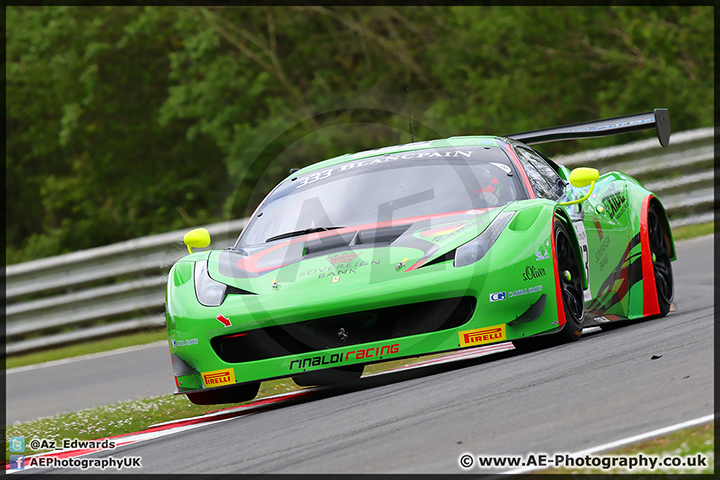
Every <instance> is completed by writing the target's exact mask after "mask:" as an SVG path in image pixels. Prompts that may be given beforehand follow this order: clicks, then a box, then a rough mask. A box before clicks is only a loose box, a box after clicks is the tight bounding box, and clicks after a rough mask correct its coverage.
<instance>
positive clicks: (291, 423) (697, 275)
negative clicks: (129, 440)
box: [8, 236, 715, 474]
mask: <svg viewBox="0 0 720 480" xmlns="http://www.w3.org/2000/svg"><path fill="white" fill-rule="evenodd" d="M677 247H678V260H677V261H676V262H674V263H673V268H674V273H675V282H676V287H675V288H676V290H675V303H676V306H677V311H676V312H672V313H670V315H668V316H667V317H665V318H661V319H654V320H648V321H640V322H634V323H630V324H628V325H626V326H623V327H621V328H618V329H615V330H611V331H598V332H593V333H591V334H588V335H586V336H583V338H582V339H581V340H580V341H579V342H575V343H572V344H568V345H563V346H558V347H552V348H546V349H543V350H539V351H535V352H530V353H524V354H519V353H517V352H514V351H510V352H503V353H498V354H494V355H490V356H487V357H482V358H478V359H474V360H465V361H460V362H455V363H452V364H447V365H440V366H433V367H426V368H421V369H417V370H410V371H406V372H398V373H393V374H388V375H382V376H378V377H372V378H367V379H361V380H360V381H358V382H357V383H356V384H353V385H351V386H349V387H346V388H343V389H335V390H330V391H327V392H325V393H322V394H321V395H313V396H309V398H307V399H298V400H297V401H295V402H291V403H285V404H282V405H280V406H278V407H277V408H271V409H267V410H265V411H262V412H260V413H253V414H248V415H245V416H239V417H237V418H232V419H230V420H227V421H224V422H222V423H216V424H208V425H206V426H202V427H199V428H196V429H194V430H189V431H185V432H181V433H178V434H176V435H171V436H167V437H163V438H158V439H154V440H149V441H146V442H141V443H138V444H135V445H129V446H126V447H120V448H118V449H115V450H113V451H105V452H102V453H97V454H93V455H91V457H95V458H103V457H108V456H114V457H115V458H118V457H122V456H137V455H139V456H141V457H142V465H143V468H142V470H141V471H140V472H138V471H137V470H134V471H132V473H341V472H342V473H463V472H464V470H463V469H461V468H460V467H459V465H458V458H459V457H460V455H461V454H463V453H471V454H473V455H476V456H477V455H485V454H499V455H514V454H519V455H526V454H527V453H530V452H534V453H539V452H544V453H549V454H554V453H560V452H575V451H578V450H582V449H586V448H590V447H593V446H596V445H599V444H603V443H606V442H611V441H615V440H618V439H621V438H625V437H628V436H632V435H637V434H641V433H644V432H647V431H650V430H654V429H657V428H661V427H665V426H668V425H673V424H676V423H679V422H683V421H687V420H691V419H694V418H697V417H701V416H704V415H708V414H711V413H713V412H714V408H715V404H714V393H713V392H714V327H713V324H714V305H713V303H714V272H713V264H714V258H713V257H714V255H713V237H712V236H711V237H703V238H700V239H695V240H689V241H685V242H679V243H678V245H677ZM164 348H166V347H164ZM164 353H165V356H166V355H167V352H166V351H165V352H164ZM132 356H133V355H131V357H132ZM653 357H659V358H655V359H653ZM163 360H164V361H166V360H167V358H164V359H163ZM124 361H125V357H124V356H123V357H122V359H121V358H120V357H117V358H115V362H124ZM95 363H96V362H91V363H90V364H89V365H80V364H77V365H75V366H74V369H75V370H76V375H77V377H79V378H80V377H82V378H86V379H87V381H86V382H85V383H82V384H80V383H78V384H76V385H74V391H75V394H76V395H77V398H78V401H80V399H81V398H82V397H83V395H85V394H87V393H88V392H90V391H91V390H90V388H91V387H89V386H86V385H87V384H92V383H93V379H96V378H103V377H105V376H106V375H107V371H105V370H103V368H102V366H100V365H96V364H95ZM157 368H158V369H163V368H164V366H163V365H158V366H157ZM42 370H45V371H46V372H47V373H46V374H49V375H50V376H53V372H52V368H51V367H47V368H46V369H38V372H40V371H42ZM81 370H82V371H84V372H85V373H84V374H82V375H81V374H80V373H79V372H80V371H81ZM125 370H126V371H127V372H126V375H127V376H126V377H125V378H119V379H118V382H122V383H124V384H125V389H124V390H123V392H125V394H124V395H123V396H122V397H119V398H118V400H119V399H121V398H132V397H133V396H135V395H139V394H142V391H143V388H145V387H141V388H140V390H137V391H136V390H133V389H132V387H133V379H137V378H141V377H142V376H143V375H145V374H149V371H150V370H152V367H151V366H150V365H148V364H145V365H144V366H143V370H142V371H130V368H129V366H127V368H126V369H125ZM55 376H57V374H56V375H55ZM56 381H57V382H62V381H63V379H61V378H58V379H56ZM66 381H67V380H66ZM163 381H165V380H163ZM52 385H55V383H51V384H50V385H49V386H48V387H47V388H48V389H47V390H46V395H53V397H54V395H55V394H54V393H53V390H52ZM9 386H10V385H9ZM8 393H9V394H10V393H11V392H10V388H9V389H8ZM25 398H26V399H28V398H29V397H25ZM33 398H34V397H33ZM46 398H47V397H46ZM38 400H39V399H38ZM82 400H83V401H86V400H87V399H82ZM28 401H29V400H28ZM33 401H35V400H33ZM80 406H82V404H81V403H78V408H80ZM30 472H32V473H40V472H47V473H99V470H94V469H90V470H87V471H84V472H83V471H80V470H69V469H33V470H31V471H29V472H28V473H30ZM123 472H128V471H127V470H125V471H123ZM490 472H491V471H490V470H478V469H473V470H469V471H468V473H476V474H477V473H490ZM105 473H109V471H108V470H105Z"/></svg>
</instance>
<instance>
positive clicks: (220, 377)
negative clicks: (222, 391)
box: [202, 368, 235, 388]
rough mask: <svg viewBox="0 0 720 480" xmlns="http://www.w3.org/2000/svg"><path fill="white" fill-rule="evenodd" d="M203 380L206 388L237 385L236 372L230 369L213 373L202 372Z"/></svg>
mask: <svg viewBox="0 0 720 480" xmlns="http://www.w3.org/2000/svg"><path fill="white" fill-rule="evenodd" d="M202 380H203V385H205V388H208V387H219V386H221V385H230V384H233V383H235V370H234V369H232V368H228V369H224V370H213V371H212V372H202Z"/></svg>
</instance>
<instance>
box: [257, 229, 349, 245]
mask: <svg viewBox="0 0 720 480" xmlns="http://www.w3.org/2000/svg"><path fill="white" fill-rule="evenodd" d="M336 228H343V227H312V228H305V229H303V230H295V231H294V232H287V233H281V234H280V235H275V236H273V237H270V238H267V239H265V242H266V243H267V242H272V241H273V240H280V239H281V238H290V237H297V236H298V235H307V234H308V233H315V232H326V231H328V230H335V229H336Z"/></svg>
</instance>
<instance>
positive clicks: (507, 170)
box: [490, 162, 512, 175]
mask: <svg viewBox="0 0 720 480" xmlns="http://www.w3.org/2000/svg"><path fill="white" fill-rule="evenodd" d="M490 165H495V166H496V167H498V168H499V169H500V170H502V171H503V172H505V173H507V174H508V175H512V170H510V167H508V166H507V165H505V164H503V163H495V162H490Z"/></svg>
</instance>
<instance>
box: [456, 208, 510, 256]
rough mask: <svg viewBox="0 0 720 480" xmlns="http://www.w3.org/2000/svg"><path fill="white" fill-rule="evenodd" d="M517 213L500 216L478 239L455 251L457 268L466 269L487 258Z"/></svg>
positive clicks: (506, 213)
mask: <svg viewBox="0 0 720 480" xmlns="http://www.w3.org/2000/svg"><path fill="white" fill-rule="evenodd" d="M513 215H515V212H502V213H501V214H500V215H498V216H497V217H495V219H494V220H493V221H492V222H491V223H490V225H488V227H487V228H486V229H485V230H484V231H483V232H482V233H481V234H480V235H478V236H477V237H475V238H474V239H472V240H470V241H469V242H468V243H466V244H465V245H462V246H460V247H458V248H457V250H456V251H455V266H456V267H464V266H465V265H470V264H473V263H475V262H477V261H478V260H480V259H481V258H483V257H484V256H485V254H486V253H487V252H488V251H489V250H490V247H492V246H493V244H494V243H495V240H497V239H498V237H499V236H500V234H501V233H502V231H503V230H505V227H506V226H507V224H508V223H509V222H510V220H511V219H512V217H513Z"/></svg>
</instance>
